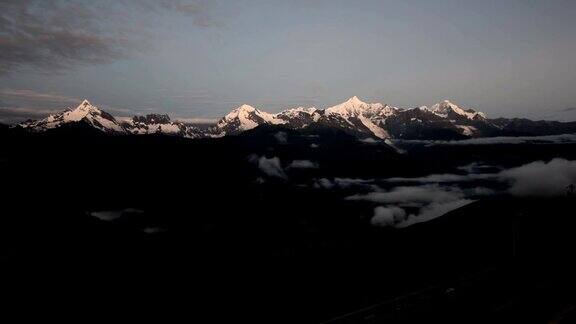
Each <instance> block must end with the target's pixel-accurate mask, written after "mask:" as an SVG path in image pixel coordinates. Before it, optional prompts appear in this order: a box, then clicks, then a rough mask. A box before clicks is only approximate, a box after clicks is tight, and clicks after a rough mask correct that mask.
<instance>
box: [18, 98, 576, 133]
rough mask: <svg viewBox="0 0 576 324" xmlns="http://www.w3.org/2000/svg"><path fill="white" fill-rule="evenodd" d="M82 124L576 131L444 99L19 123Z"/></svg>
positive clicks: (73, 113)
mask: <svg viewBox="0 0 576 324" xmlns="http://www.w3.org/2000/svg"><path fill="white" fill-rule="evenodd" d="M77 123H83V124H85V125H88V126H90V127H93V128H95V129H98V130H100V131H103V132H106V133H112V134H166V135H174V136H182V137H188V138H204V137H222V136H227V135H236V134H239V133H242V132H244V131H247V130H250V129H253V128H256V127H257V126H260V125H277V126H281V127H285V128H290V129H303V128H306V127H328V128H337V129H339V130H342V131H344V132H347V133H350V134H354V135H356V136H358V137H359V138H378V139H388V138H398V139H439V138H467V137H483V136H497V135H515V134H520V133H522V134H524V133H526V132H528V133H530V129H534V130H535V132H536V133H538V134H540V133H542V134H554V133H561V132H566V131H568V132H570V131H572V132H575V131H576V125H575V124H574V123H558V122H533V121H529V120H526V119H502V118H500V119H488V118H487V117H486V115H485V114H484V113H482V112H477V111H475V110H473V109H464V108H461V107H459V106H457V105H456V104H454V103H452V102H450V101H448V100H445V101H443V102H441V103H437V104H435V105H432V106H431V107H430V108H428V107H426V106H423V107H418V108H397V107H392V106H389V105H386V104H381V103H366V102H363V101H362V100H360V99H359V98H358V97H356V96H354V97H352V98H350V99H348V100H347V101H345V102H343V103H341V104H338V105H335V106H332V107H329V108H325V109H317V108H315V107H309V108H308V107H298V108H292V109H287V110H284V111H282V112H279V113H275V114H273V113H268V112H265V111H262V110H260V109H257V108H254V107H252V106H250V105H241V106H240V107H238V108H236V109H234V110H232V111H231V112H230V113H228V114H227V115H226V116H224V117H223V118H221V119H220V120H219V121H218V123H217V124H216V125H213V126H212V127H209V128H208V129H200V128H197V127H195V126H193V125H192V124H189V123H185V122H180V121H172V120H170V117H169V116H168V115H158V114H152V115H146V116H135V117H133V118H132V119H123V120H119V119H116V118H114V117H113V116H112V115H110V114H108V113H106V112H105V111H102V110H101V109H99V108H98V107H96V106H93V105H92V104H90V102H88V101H87V100H84V101H83V102H82V103H81V104H80V105H79V106H78V107H76V108H74V109H68V110H65V111H63V112H61V113H58V114H54V115H50V116H48V117H46V118H44V119H41V120H37V121H26V122H24V123H21V124H18V125H17V127H21V128H24V129H27V130H30V131H32V132H42V131H46V130H49V129H55V128H59V127H62V126H64V125H68V124H77Z"/></svg>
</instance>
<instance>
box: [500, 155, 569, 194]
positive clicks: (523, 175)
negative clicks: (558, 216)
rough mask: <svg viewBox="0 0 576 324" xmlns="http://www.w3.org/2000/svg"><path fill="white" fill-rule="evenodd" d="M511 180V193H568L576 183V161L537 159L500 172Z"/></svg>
mask: <svg viewBox="0 0 576 324" xmlns="http://www.w3.org/2000/svg"><path fill="white" fill-rule="evenodd" d="M499 176H500V177H501V179H503V180H506V181H509V182H510V183H511V187H510V189H509V191H510V193H511V194H512V195H515V196H521V197H551V196H560V195H564V194H565V193H566V190H567V187H568V186H569V185H571V184H575V183H576V161H568V160H565V159H553V160H552V161H550V162H544V161H537V162H532V163H529V164H525V165H523V166H520V167H517V168H512V169H508V170H504V171H502V172H500V174H499Z"/></svg>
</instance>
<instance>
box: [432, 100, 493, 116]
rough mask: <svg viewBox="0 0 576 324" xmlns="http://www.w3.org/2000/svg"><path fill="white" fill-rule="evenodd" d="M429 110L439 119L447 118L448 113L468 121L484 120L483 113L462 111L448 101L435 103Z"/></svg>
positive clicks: (468, 110)
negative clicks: (439, 117)
mask: <svg viewBox="0 0 576 324" xmlns="http://www.w3.org/2000/svg"><path fill="white" fill-rule="evenodd" d="M430 110H431V111H432V112H433V113H435V114H436V115H438V116H441V117H447V116H448V115H449V114H450V113H454V114H456V115H460V116H462V117H465V118H468V119H478V118H486V115H485V114H484V113H482V112H477V111H475V110H474V109H466V110H465V109H462V108H460V107H459V106H458V105H456V104H454V103H452V102H451V101H450V100H444V101H442V102H441V103H437V104H435V105H433V106H432V107H431V108H430Z"/></svg>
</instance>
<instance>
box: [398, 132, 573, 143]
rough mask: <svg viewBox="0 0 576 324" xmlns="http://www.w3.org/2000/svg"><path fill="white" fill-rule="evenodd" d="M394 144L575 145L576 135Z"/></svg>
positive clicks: (413, 141) (416, 141)
mask: <svg viewBox="0 0 576 324" xmlns="http://www.w3.org/2000/svg"><path fill="white" fill-rule="evenodd" d="M393 142H394V143H396V144H426V145H495V144H524V143H546V144H558V143H576V134H562V135H545V136H498V137H482V138H471V139H465V140H453V141H433V140H394V141H393Z"/></svg>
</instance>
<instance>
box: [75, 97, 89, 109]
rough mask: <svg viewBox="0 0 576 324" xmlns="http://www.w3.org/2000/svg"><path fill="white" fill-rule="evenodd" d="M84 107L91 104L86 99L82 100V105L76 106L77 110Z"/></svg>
mask: <svg viewBox="0 0 576 324" xmlns="http://www.w3.org/2000/svg"><path fill="white" fill-rule="evenodd" d="M86 106H92V104H90V101H88V99H84V100H82V103H81V104H80V105H79V106H78V108H80V107H86Z"/></svg>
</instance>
